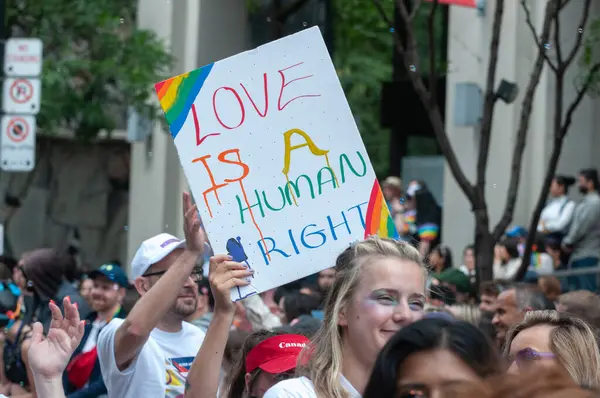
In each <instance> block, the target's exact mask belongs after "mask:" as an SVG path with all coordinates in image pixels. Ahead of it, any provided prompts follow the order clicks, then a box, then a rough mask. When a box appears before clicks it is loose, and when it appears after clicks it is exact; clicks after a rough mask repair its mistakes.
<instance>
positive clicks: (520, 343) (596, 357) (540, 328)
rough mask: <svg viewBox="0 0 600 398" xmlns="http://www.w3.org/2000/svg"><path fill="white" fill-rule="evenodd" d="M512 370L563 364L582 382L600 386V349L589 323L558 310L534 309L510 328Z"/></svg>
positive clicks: (508, 353) (508, 350) (508, 347)
mask: <svg viewBox="0 0 600 398" xmlns="http://www.w3.org/2000/svg"><path fill="white" fill-rule="evenodd" d="M504 353H505V355H506V356H507V357H508V358H509V361H510V368H509V369H508V372H509V373H521V372H523V371H530V370H533V371H536V370H539V369H544V368H555V367H557V365H558V367H559V368H563V369H564V370H566V372H567V373H568V374H569V376H571V378H572V379H573V380H574V381H575V382H576V383H577V384H579V385H580V386H586V387H591V388H598V387H600V350H599V349H598V343H597V342H596V337H595V335H594V332H593V331H592V329H591V328H590V326H589V325H588V324H587V323H585V321H582V320H581V319H579V318H575V317H573V316H571V315H568V314H561V313H559V312H557V311H531V312H528V313H527V315H525V319H524V320H523V321H522V322H521V323H519V324H517V325H515V326H514V327H513V328H512V329H511V330H510V331H509V332H508V336H507V339H506V345H505V348H504Z"/></svg>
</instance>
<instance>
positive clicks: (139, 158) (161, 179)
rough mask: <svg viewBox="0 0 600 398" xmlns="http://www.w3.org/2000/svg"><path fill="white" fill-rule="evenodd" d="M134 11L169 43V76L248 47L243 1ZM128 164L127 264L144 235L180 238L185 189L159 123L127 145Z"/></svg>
mask: <svg viewBox="0 0 600 398" xmlns="http://www.w3.org/2000/svg"><path fill="white" fill-rule="evenodd" d="M138 12H139V16H138V18H139V26H140V27H142V28H145V29H153V30H154V31H155V32H156V33H157V34H158V35H159V36H160V37H162V38H163V39H164V40H165V41H166V42H167V43H168V44H169V46H170V48H171V51H172V54H173V55H174V56H175V58H176V59H177V62H176V65H175V67H174V70H173V72H172V75H173V76H174V75H176V74H180V73H184V72H187V71H190V70H193V69H196V68H198V67H200V66H202V65H205V64H207V63H210V62H214V61H218V60H219V59H222V58H225V57H228V56H230V55H234V54H236V53H238V52H240V51H243V50H246V49H247V48H248V40H249V39H248V38H249V35H248V34H247V30H248V24H247V16H246V9H245V4H244V2H243V1H239V0H219V1H214V0H176V1H174V0H171V1H165V0H140V1H139V11H138ZM149 89H150V87H149ZM131 163H132V165H131V190H130V192H131V193H130V195H131V196H130V208H129V235H128V263H129V262H130V260H131V259H132V258H133V255H134V254H135V251H136V250H137V248H138V247H139V245H140V243H141V242H142V241H143V240H144V239H147V238H149V237H151V236H153V235H156V234H158V233H161V232H168V233H171V234H174V235H176V236H180V237H182V235H183V232H182V228H183V216H182V204H181V193H182V192H183V191H184V190H186V189H187V182H186V181H185V177H184V175H183V171H182V169H181V166H180V163H179V159H178V157H177V152H176V150H175V146H174V145H173V140H172V138H171V136H170V135H169V133H168V132H166V131H163V129H162V128H161V127H160V126H158V124H157V126H156V127H155V129H154V134H153V136H152V139H151V140H149V142H145V143H144V142H142V143H134V144H132V158H131Z"/></svg>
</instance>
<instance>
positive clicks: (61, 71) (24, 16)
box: [7, 0, 172, 140]
mask: <svg viewBox="0 0 600 398" xmlns="http://www.w3.org/2000/svg"><path fill="white" fill-rule="evenodd" d="M8 3H9V6H8V9H7V25H8V26H9V27H10V30H11V34H12V35H13V36H20V37H39V38H41V39H42V41H43V43H44V69H43V74H42V107H41V111H40V114H39V115H38V126H39V128H40V129H41V131H43V132H44V133H47V134H53V133H56V132H57V131H58V129H60V128H67V129H71V130H73V131H74V132H75V133H76V136H77V137H78V138H80V139H84V140H90V139H93V138H95V137H96V136H97V134H98V133H99V132H100V131H106V132H109V133H110V131H112V130H114V129H115V128H116V127H117V126H118V124H119V123H122V121H123V120H124V114H125V112H126V110H127V108H128V107H132V108H134V109H136V110H137V111H138V112H140V113H141V114H143V115H148V117H150V118H155V117H156V115H157V113H156V111H157V108H156V106H155V105H154V104H155V102H153V101H150V99H151V98H152V95H153V93H152V91H151V84H153V83H156V82H158V81H160V80H162V79H163V78H164V77H166V75H167V71H168V70H169V69H170V66H171V63H172V58H171V56H170V54H169V53H168V52H167V51H166V50H165V47H164V45H163V43H162V42H161V41H160V40H158V38H157V37H156V35H155V34H154V33H153V32H150V31H147V30H141V29H137V28H136V8H137V0H101V1H86V0H43V1H40V0H19V1H10V2H8Z"/></svg>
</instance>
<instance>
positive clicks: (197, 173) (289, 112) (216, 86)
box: [156, 28, 394, 300]
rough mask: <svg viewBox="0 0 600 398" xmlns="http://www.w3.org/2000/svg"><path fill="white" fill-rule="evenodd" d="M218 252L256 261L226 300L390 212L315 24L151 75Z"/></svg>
mask: <svg viewBox="0 0 600 398" xmlns="http://www.w3.org/2000/svg"><path fill="white" fill-rule="evenodd" d="M156 91H157V94H158V97H159V99H160V103H161V106H162V108H163V110H164V111H165V116H166V118H167V121H168V123H169V126H170V129H171V134H172V136H173V138H174V141H175V146H176V147H177V151H178V153H179V157H180V160H181V164H182V166H183V170H184V172H185V174H186V177H187V179H188V181H189V184H190V187H191V189H192V193H193V195H194V198H195V199H196V201H197V203H198V206H199V209H200V212H201V213H202V215H203V222H204V225H205V227H206V230H207V231H208V234H209V236H210V240H211V243H212V245H213V248H214V250H215V252H216V253H229V254H230V255H231V256H232V257H233V258H234V259H235V260H236V261H239V262H242V263H245V264H247V265H248V266H249V267H250V268H252V269H254V271H255V276H254V278H252V280H251V282H252V283H251V285H250V286H248V287H245V288H241V289H235V291H234V292H233V297H234V300H239V299H242V298H244V297H247V296H249V295H251V294H254V293H257V292H262V291H265V290H268V289H271V288H274V287H277V286H280V285H282V284H285V283H288V282H290V281H293V280H296V279H298V278H301V277H304V276H306V275H310V274H312V273H315V272H318V271H320V270H322V269H324V268H327V267H331V266H332V265H333V263H334V261H335V257H336V256H337V255H338V254H339V253H340V252H341V251H342V250H343V249H345V248H346V247H347V246H348V244H349V243H351V242H353V241H356V240H358V239H362V238H363V237H364V236H366V235H370V234H380V235H385V236H388V235H389V236H391V235H393V233H394V230H393V226H392V223H391V217H390V216H389V212H388V210H387V206H386V205H385V201H384V200H383V198H382V195H381V190H380V189H379V185H378V183H377V181H376V178H375V174H374V172H373V168H372V167H371V164H370V162H369V159H368V156H367V154H366V151H365V148H364V145H363V143H362V140H361V138H360V135H359V133H358V130H357V128H356V124H355V122H354V118H353V116H352V113H351V111H350V108H349V107H348V103H347V101H346V99H345V97H344V93H343V91H342V88H341V86H340V83H339V81H338V78H337V75H336V72H335V69H334V67H333V65H332V63H331V59H330V57H329V54H328V52H327V48H326V47H325V44H324V42H323V38H322V37H321V34H320V32H319V30H318V28H312V29H307V30H305V31H303V32H301V33H297V34H295V35H292V36H288V37H286V38H284V39H281V40H278V41H275V42H272V43H270V44H267V45H265V46H262V47H259V48H258V49H256V50H253V51H250V52H246V53H242V54H238V55H236V56H233V57H231V58H227V59H225V60H223V61H219V62H216V63H214V64H211V65H207V66H205V67H203V68H200V69H197V70H195V71H192V72H190V73H187V74H184V75H180V76H176V77H174V78H172V79H169V80H166V81H164V82H161V83H158V84H157V85H156Z"/></svg>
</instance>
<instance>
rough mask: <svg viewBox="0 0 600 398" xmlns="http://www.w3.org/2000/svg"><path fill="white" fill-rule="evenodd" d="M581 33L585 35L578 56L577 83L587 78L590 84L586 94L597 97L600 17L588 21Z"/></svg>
mask: <svg viewBox="0 0 600 398" xmlns="http://www.w3.org/2000/svg"><path fill="white" fill-rule="evenodd" d="M581 34H585V35H586V36H585V41H584V43H583V51H582V55H581V58H580V67H581V71H582V73H581V74H580V75H579V76H578V79H577V84H578V86H581V85H583V84H585V82H586V80H588V79H589V80H590V81H591V84H590V88H589V90H588V94H589V95H591V96H595V97H597V96H599V95H600V70H598V63H600V18H596V19H594V20H592V21H590V23H589V25H588V27H587V29H586V32H581Z"/></svg>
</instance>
